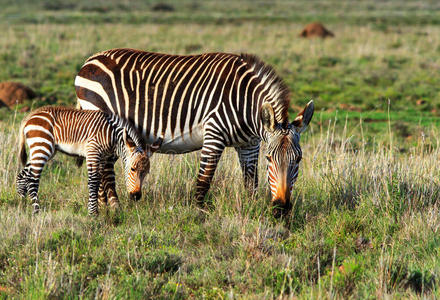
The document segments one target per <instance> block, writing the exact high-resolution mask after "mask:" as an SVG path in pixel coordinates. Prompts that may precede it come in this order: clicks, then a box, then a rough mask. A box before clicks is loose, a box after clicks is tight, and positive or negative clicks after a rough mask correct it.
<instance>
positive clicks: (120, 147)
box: [107, 115, 142, 160]
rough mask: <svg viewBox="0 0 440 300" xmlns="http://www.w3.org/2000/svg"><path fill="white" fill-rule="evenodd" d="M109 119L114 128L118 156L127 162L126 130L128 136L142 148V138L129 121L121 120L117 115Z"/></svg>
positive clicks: (108, 116) (110, 116)
mask: <svg viewBox="0 0 440 300" xmlns="http://www.w3.org/2000/svg"><path fill="white" fill-rule="evenodd" d="M107 118H108V121H109V123H110V124H111V125H112V127H113V128H114V132H113V139H114V141H115V152H116V155H117V156H118V157H121V158H123V159H124V160H125V157H126V156H127V153H126V145H125V141H124V130H126V132H127V136H128V137H130V138H131V139H132V140H133V142H134V143H135V144H136V146H137V147H142V138H141V136H140V135H139V134H138V133H137V131H136V130H135V129H134V127H133V126H131V124H130V123H128V121H126V120H124V119H121V118H119V117H118V116H116V115H107Z"/></svg>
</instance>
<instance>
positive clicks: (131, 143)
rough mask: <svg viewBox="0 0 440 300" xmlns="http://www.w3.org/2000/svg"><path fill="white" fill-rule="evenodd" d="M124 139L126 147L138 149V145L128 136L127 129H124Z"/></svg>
mask: <svg viewBox="0 0 440 300" xmlns="http://www.w3.org/2000/svg"><path fill="white" fill-rule="evenodd" d="M122 138H123V139H124V142H125V145H127V147H129V148H130V149H132V148H136V143H135V142H134V141H133V140H132V139H131V137H130V136H129V135H128V133H127V129H126V128H124V132H123V134H122Z"/></svg>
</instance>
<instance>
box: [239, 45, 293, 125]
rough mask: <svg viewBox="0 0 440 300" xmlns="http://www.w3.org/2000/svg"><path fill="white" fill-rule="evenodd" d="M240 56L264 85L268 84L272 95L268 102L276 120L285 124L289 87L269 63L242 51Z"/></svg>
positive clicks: (288, 103)
mask: <svg viewBox="0 0 440 300" xmlns="http://www.w3.org/2000/svg"><path fill="white" fill-rule="evenodd" d="M240 58H241V59H242V60H243V61H244V62H246V63H248V64H249V66H250V67H252V68H254V72H255V73H256V74H258V75H259V77H260V78H261V79H262V81H263V82H264V84H265V85H270V86H269V89H268V90H269V94H271V95H272V96H271V99H270V100H269V101H268V102H270V103H271V104H272V106H273V108H274V111H275V116H276V119H277V121H278V122H280V123H282V124H285V125H286V124H287V123H288V115H289V113H288V111H289V105H290V97H289V89H288V87H287V85H286V83H285V82H284V81H283V79H281V77H279V76H278V74H277V73H276V72H275V69H274V68H273V67H272V66H271V65H268V64H266V63H264V62H263V61H262V60H261V59H260V58H259V57H258V56H256V55H253V54H246V53H242V54H241V55H240Z"/></svg>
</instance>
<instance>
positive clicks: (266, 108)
mask: <svg viewBox="0 0 440 300" xmlns="http://www.w3.org/2000/svg"><path fill="white" fill-rule="evenodd" d="M261 121H262V122H263V126H264V129H266V131H269V132H274V130H275V126H276V121H275V112H274V111H273V108H272V105H270V103H267V102H266V103H263V105H262V106H261Z"/></svg>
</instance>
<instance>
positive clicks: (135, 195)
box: [130, 192, 142, 201]
mask: <svg viewBox="0 0 440 300" xmlns="http://www.w3.org/2000/svg"><path fill="white" fill-rule="evenodd" d="M141 197H142V193H141V192H136V193H132V194H130V200H132V201H139V200H140V199H141Z"/></svg>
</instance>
